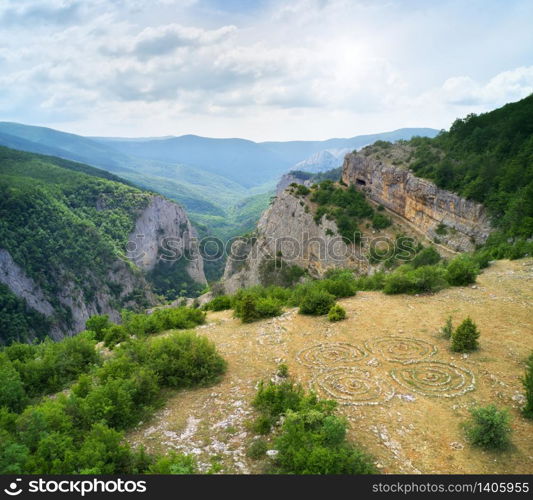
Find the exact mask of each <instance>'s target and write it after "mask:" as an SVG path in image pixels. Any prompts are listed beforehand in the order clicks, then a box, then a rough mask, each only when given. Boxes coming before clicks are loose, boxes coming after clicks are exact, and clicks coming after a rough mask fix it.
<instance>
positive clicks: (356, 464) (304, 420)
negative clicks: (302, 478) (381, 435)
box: [252, 381, 374, 474]
mask: <svg viewBox="0 0 533 500" xmlns="http://www.w3.org/2000/svg"><path fill="white" fill-rule="evenodd" d="M252 405H253V406H254V408H255V409H256V410H258V411H259V413H260V415H259V417H258V418H257V419H256V421H255V423H254V430H255V431H256V432H258V433H260V434H268V433H269V432H270V431H271V429H272V426H273V425H275V424H276V423H278V422H279V421H280V417H282V416H283V417H284V421H283V424H282V426H281V429H280V430H279V431H278V433H277V434H278V435H277V437H276V438H275V440H274V445H275V446H274V447H275V449H277V450H278V455H277V457H276V459H275V462H274V465H275V466H276V472H280V473H287V474H359V473H360V474H362V473H372V472H374V467H373V465H372V463H371V461H370V459H369V458H368V457H367V456H366V455H364V454H363V453H362V452H360V451H359V450H357V449H355V448H354V447H353V446H351V445H350V444H349V443H348V442H347V441H346V422H345V420H343V419H340V418H338V417H336V416H335V415H334V414H333V413H334V411H335V408H336V403H335V401H327V400H321V399H318V398H317V396H316V395H315V394H313V393H308V394H306V393H305V391H304V390H303V389H302V387H301V386H299V385H296V384H294V383H292V382H291V381H286V382H283V383H281V384H274V383H272V382H270V383H268V384H266V385H265V384H264V382H262V381H261V382H260V383H259V387H258V391H257V394H256V397H255V399H254V400H253V402H252ZM257 448H258V449H257V450H253V452H252V453H254V454H256V455H258V456H262V455H263V454H264V453H265V451H266V443H265V444H259V445H257Z"/></svg>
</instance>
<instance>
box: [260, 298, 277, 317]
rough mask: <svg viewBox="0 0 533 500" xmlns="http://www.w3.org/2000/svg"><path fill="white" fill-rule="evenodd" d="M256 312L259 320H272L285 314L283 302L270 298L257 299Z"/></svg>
mask: <svg viewBox="0 0 533 500" xmlns="http://www.w3.org/2000/svg"><path fill="white" fill-rule="evenodd" d="M255 310H256V313H257V315H258V317H259V318H272V317H274V316H279V315H280V314H281V313H282V312H283V308H282V304H281V302H280V301H279V300H276V299H273V298H270V297H262V298H260V299H257V302H256V304H255Z"/></svg>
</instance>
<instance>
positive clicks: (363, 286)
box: [355, 272, 386, 291]
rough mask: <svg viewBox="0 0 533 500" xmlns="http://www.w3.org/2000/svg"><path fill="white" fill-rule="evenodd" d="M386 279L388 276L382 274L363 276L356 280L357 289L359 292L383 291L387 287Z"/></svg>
mask: <svg viewBox="0 0 533 500" xmlns="http://www.w3.org/2000/svg"><path fill="white" fill-rule="evenodd" d="M385 277H386V275H385V274H384V273H382V272H377V273H374V274H372V275H370V276H361V277H360V278H357V279H356V280H355V287H356V289H357V290H364V291H373V290H382V289H383V287H384V286H385Z"/></svg>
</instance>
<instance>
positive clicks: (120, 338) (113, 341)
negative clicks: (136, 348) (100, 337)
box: [103, 325, 129, 348]
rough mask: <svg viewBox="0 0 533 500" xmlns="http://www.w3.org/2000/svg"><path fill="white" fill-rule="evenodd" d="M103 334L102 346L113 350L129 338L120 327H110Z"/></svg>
mask: <svg viewBox="0 0 533 500" xmlns="http://www.w3.org/2000/svg"><path fill="white" fill-rule="evenodd" d="M103 333H104V345H105V346H106V347H109V348H113V347H115V346H116V345H117V344H120V343H121V342H124V341H125V340H127V339H128V338H129V335H128V332H127V331H126V329H125V328H124V327H123V326H121V325H111V326H110V327H109V328H107V329H105V330H104V332H103Z"/></svg>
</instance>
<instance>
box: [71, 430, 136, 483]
mask: <svg viewBox="0 0 533 500" xmlns="http://www.w3.org/2000/svg"><path fill="white" fill-rule="evenodd" d="M74 456H75V463H76V471H78V472H81V473H84V474H125V473H127V472H130V471H131V470H132V465H133V458H134V456H133V454H132V452H131V449H130V447H129V445H128V444H125V443H124V439H123V436H122V434H121V433H119V432H117V431H116V430H114V429H110V428H109V427H107V426H106V425H104V424H102V423H97V424H94V426H93V427H92V428H91V430H90V431H89V433H88V434H87V436H86V437H85V439H84V441H83V444H82V445H81V447H80V449H79V450H77V451H76V452H75V453H74ZM67 458H68V457H67Z"/></svg>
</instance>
